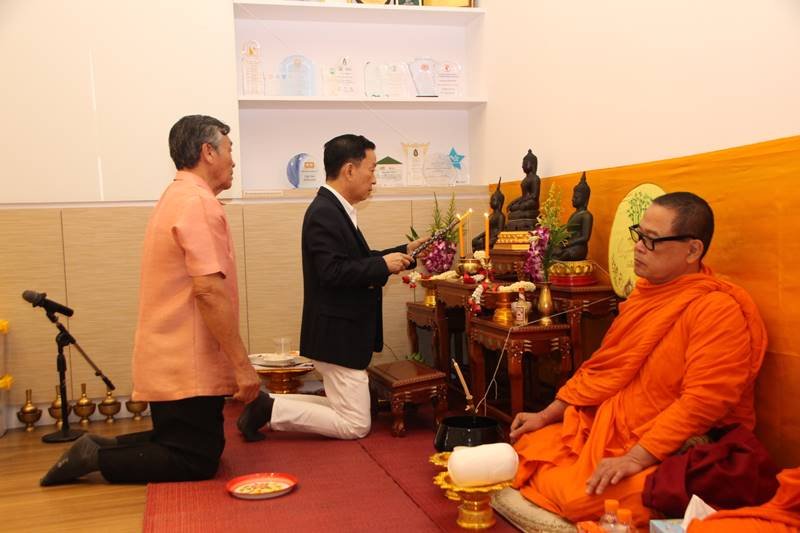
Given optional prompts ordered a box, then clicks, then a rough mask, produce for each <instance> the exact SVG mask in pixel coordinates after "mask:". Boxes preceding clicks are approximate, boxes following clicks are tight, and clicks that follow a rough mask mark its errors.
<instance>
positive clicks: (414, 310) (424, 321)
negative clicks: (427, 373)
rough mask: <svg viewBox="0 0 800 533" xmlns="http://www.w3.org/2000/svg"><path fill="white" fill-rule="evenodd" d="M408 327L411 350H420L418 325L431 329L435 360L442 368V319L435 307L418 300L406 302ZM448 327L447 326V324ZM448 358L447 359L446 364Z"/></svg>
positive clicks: (414, 351)
mask: <svg viewBox="0 0 800 533" xmlns="http://www.w3.org/2000/svg"><path fill="white" fill-rule="evenodd" d="M406 322H407V324H406V327H407V331H408V340H409V341H410V342H411V352H412V353H418V352H419V335H417V326H419V327H421V328H427V329H430V330H431V337H432V338H431V347H432V348H433V360H434V361H435V363H436V366H437V368H439V369H440V370H441V369H442V360H441V357H442V346H441V345H442V343H441V342H440V341H439V338H440V337H441V331H440V330H441V327H442V325H441V319H440V317H439V314H438V313H437V310H436V308H435V307H430V306H428V305H425V304H420V303H416V302H406ZM445 327H446V326H445ZM446 362H447V360H446V359H445V364H446Z"/></svg>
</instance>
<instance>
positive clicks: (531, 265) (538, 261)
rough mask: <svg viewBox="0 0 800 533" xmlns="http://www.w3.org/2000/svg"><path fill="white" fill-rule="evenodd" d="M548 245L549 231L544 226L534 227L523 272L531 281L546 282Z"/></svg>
mask: <svg viewBox="0 0 800 533" xmlns="http://www.w3.org/2000/svg"><path fill="white" fill-rule="evenodd" d="M549 243H550V229H549V228H547V227H544V226H536V229H534V230H533V231H532V232H531V247H530V248H529V249H528V255H527V257H526V258H525V265H524V266H523V268H522V269H523V271H525V273H526V274H528V276H530V278H531V280H533V281H547V279H548V275H547V274H548V273H547V268H548V267H549V266H550V265H549V263H550V261H549V255H550V251H549V250H548V249H547V248H548V244H549Z"/></svg>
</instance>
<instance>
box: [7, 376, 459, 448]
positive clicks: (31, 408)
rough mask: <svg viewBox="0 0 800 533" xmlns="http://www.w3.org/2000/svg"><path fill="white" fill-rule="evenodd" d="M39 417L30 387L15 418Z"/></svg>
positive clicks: (28, 425) (28, 422)
mask: <svg viewBox="0 0 800 533" xmlns="http://www.w3.org/2000/svg"><path fill="white" fill-rule="evenodd" d="M40 418H42V410H41V409H39V408H38V407H36V406H35V405H33V402H31V389H26V390H25V403H24V404H23V406H22V407H20V409H19V411H17V419H18V420H19V421H20V422H22V423H23V424H25V431H33V426H34V424H35V423H36V422H38V421H39V419H40ZM445 464H446V463H445Z"/></svg>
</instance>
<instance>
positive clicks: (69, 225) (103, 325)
mask: <svg viewBox="0 0 800 533" xmlns="http://www.w3.org/2000/svg"><path fill="white" fill-rule="evenodd" d="M151 212H152V208H151V207H113V208H106V209H100V208H86V209H64V210H63V211H62V213H63V227H64V257H65V262H64V265H65V272H66V282H67V295H68V298H69V303H70V305H71V306H72V307H73V308H74V309H75V315H74V317H73V318H72V319H71V320H70V331H71V332H72V334H73V335H74V336H75V338H76V339H77V341H78V343H79V344H80V345H81V347H83V349H84V350H85V351H86V353H87V354H88V355H89V357H90V358H91V359H92V360H93V361H94V363H95V364H96V365H97V366H98V367H99V368H100V369H101V370H102V371H103V372H104V373H105V374H106V376H108V378H109V379H110V380H111V381H112V382H113V383H114V385H115V386H116V387H117V388H116V390H115V392H114V395H115V396H129V395H130V392H131V385H132V384H131V355H132V353H133V339H134V334H135V332H136V321H137V317H138V309H139V307H138V306H139V277H140V275H141V258H142V241H143V239H144V233H145V228H146V227H147V220H148V218H149V216H150V213H151ZM68 365H69V371H70V372H69V375H70V378H71V379H70V381H71V388H70V390H69V392H68V394H69V397H70V400H75V399H77V398H78V397H79V395H80V384H81V383H86V389H87V394H88V395H89V397H90V398H102V397H103V396H104V395H105V384H104V383H103V382H102V381H101V380H100V378H98V377H96V376H95V375H94V371H93V370H92V368H91V367H90V366H89V364H88V363H87V362H86V361H85V360H84V359H83V357H82V356H81V355H80V353H78V351H77V350H75V349H74V348H73V349H71V356H70V358H69V361H68Z"/></svg>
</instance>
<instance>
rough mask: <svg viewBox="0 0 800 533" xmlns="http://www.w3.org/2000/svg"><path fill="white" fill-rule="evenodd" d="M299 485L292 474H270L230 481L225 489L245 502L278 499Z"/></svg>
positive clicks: (252, 475)
mask: <svg viewBox="0 0 800 533" xmlns="http://www.w3.org/2000/svg"><path fill="white" fill-rule="evenodd" d="M295 485H297V478H296V477H294V476H293V475H291V474H283V473H280V472H270V473H264V474H247V475H246V476H239V477H237V478H234V479H232V480H230V481H228V484H227V485H225V488H226V489H228V492H229V493H230V494H231V496H234V497H236V498H242V499H244V500H263V499H265V498H277V497H278V496H283V495H284V494H287V493H289V492H291V490H292V489H293V488H294V486H295Z"/></svg>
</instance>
